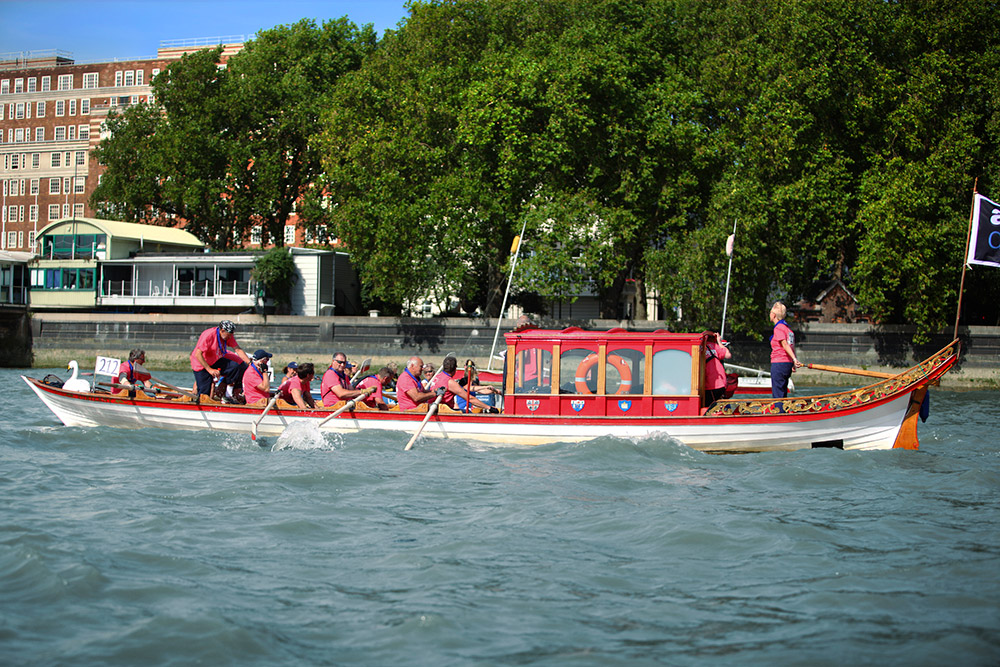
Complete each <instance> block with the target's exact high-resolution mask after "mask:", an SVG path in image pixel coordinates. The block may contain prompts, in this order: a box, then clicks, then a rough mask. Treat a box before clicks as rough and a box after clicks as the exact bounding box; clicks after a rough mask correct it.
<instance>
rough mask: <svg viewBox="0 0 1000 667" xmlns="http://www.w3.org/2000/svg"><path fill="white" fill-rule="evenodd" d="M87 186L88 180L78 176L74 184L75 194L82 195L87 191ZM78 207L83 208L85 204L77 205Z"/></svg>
mask: <svg viewBox="0 0 1000 667" xmlns="http://www.w3.org/2000/svg"><path fill="white" fill-rule="evenodd" d="M86 184H87V179H86V178H85V177H83V176H77V177H76V180H75V182H74V183H73V194H77V195H82V194H83V193H84V192H85V191H86V188H85V186H86ZM77 206H83V204H77ZM81 215H82V213H81Z"/></svg>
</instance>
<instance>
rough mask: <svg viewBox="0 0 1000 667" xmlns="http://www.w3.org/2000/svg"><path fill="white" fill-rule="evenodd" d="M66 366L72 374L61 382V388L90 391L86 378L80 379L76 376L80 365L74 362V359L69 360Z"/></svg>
mask: <svg viewBox="0 0 1000 667" xmlns="http://www.w3.org/2000/svg"><path fill="white" fill-rule="evenodd" d="M66 368H68V369H70V370H72V371H73V375H72V376H71V377H70V379H68V380H66V382H64V383H63V389H66V390H68V391H90V383H89V382H87V381H86V380H81V379H80V378H79V377H78V376H79V374H80V366H79V365H78V364H77V363H76V359H74V360H72V361H70V362H69V363H68V364H67V365H66Z"/></svg>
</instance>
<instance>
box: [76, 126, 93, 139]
mask: <svg viewBox="0 0 1000 667" xmlns="http://www.w3.org/2000/svg"><path fill="white" fill-rule="evenodd" d="M78 131H79V134H80V138H81V139H90V126H89V125H81V126H80V128H79V130H78Z"/></svg>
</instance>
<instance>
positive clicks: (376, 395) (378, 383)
mask: <svg viewBox="0 0 1000 667" xmlns="http://www.w3.org/2000/svg"><path fill="white" fill-rule="evenodd" d="M368 387H375V391H373V392H372V393H371V394H369V395H368V397H367V398H365V405H367V406H369V407H372V408H374V407H375V404H376V403H379V402H380V401H381V400H382V380H380V379H379V377H378V376H377V375H372V376H370V377H366V378H365V379H364V380H362V381H361V382H359V383H358V389H367V388H368Z"/></svg>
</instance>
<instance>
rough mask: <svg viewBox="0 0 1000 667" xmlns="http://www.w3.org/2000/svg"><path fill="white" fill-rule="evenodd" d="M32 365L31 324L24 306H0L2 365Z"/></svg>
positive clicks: (0, 365)
mask: <svg viewBox="0 0 1000 667" xmlns="http://www.w3.org/2000/svg"><path fill="white" fill-rule="evenodd" d="M30 365H31V326H30V325H29V324H28V310H27V309H26V308H25V307H24V306H14V305H10V306H8V305H4V306H2V307H0V367H6V368H23V367H25V366H30Z"/></svg>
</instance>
